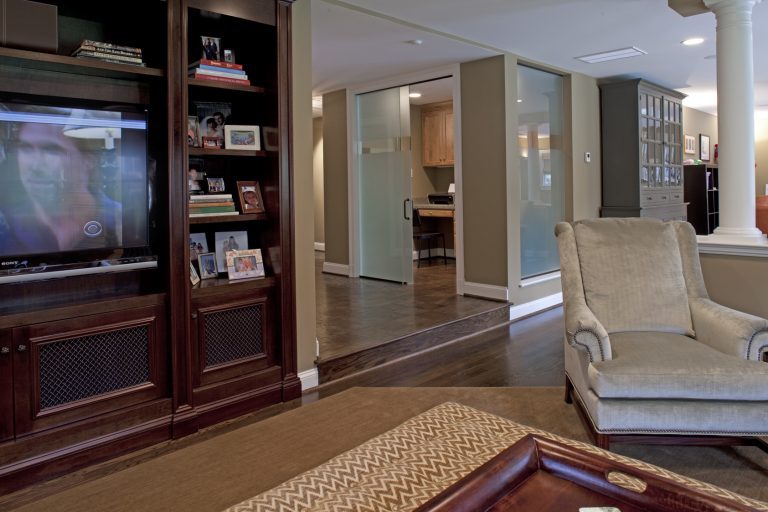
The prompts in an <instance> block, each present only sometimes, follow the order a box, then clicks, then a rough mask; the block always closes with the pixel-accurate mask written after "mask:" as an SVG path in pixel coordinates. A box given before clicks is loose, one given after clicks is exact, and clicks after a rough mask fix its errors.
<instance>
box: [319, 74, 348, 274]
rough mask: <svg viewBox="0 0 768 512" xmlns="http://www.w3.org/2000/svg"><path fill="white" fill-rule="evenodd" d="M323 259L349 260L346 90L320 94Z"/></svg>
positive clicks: (331, 260) (330, 260) (345, 263)
mask: <svg viewBox="0 0 768 512" xmlns="http://www.w3.org/2000/svg"><path fill="white" fill-rule="evenodd" d="M323 184H324V188H325V201H324V204H323V212H324V219H325V261H326V262H329V263H337V264H341V265H348V264H349V216H348V208H349V206H348V203H349V199H348V191H347V186H348V185H347V91H346V90H344V89H342V90H338V91H334V92H330V93H328V94H324V95H323Z"/></svg>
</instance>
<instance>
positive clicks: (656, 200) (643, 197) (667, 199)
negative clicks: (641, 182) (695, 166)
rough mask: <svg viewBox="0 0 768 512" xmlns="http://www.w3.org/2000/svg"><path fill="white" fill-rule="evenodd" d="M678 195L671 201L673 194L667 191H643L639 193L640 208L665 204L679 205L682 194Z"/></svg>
mask: <svg viewBox="0 0 768 512" xmlns="http://www.w3.org/2000/svg"><path fill="white" fill-rule="evenodd" d="M676 194H678V198H677V199H672V197H673V194H672V192H670V191H669V190H664V191H658V190H654V191H645V192H641V194H640V205H641V206H651V205H657V204H667V203H680V202H682V194H679V193H677V192H676Z"/></svg>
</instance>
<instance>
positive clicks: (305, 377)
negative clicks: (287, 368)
mask: <svg viewBox="0 0 768 512" xmlns="http://www.w3.org/2000/svg"><path fill="white" fill-rule="evenodd" d="M299 380H300V381H301V390H302V391H306V390H308V389H312V388H316V387H317V386H318V385H319V384H320V374H319V373H317V368H312V369H310V370H305V371H303V372H299Z"/></svg>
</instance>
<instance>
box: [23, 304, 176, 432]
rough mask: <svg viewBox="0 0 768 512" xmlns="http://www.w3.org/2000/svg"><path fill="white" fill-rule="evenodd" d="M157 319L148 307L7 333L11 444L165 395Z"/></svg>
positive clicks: (161, 328) (159, 313)
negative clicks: (12, 421) (10, 355)
mask: <svg viewBox="0 0 768 512" xmlns="http://www.w3.org/2000/svg"><path fill="white" fill-rule="evenodd" d="M164 318H165V312H164V308H162V307H160V306H147V307H142V308H136V309H128V310H124V311H119V312H110V313H101V314H96V315H90V316H86V317H80V318H72V319H67V320H60V321H54V322H46V323H40V324H32V325H27V326H23V327H16V328H14V329H13V359H14V361H13V363H14V377H15V378H14V402H15V411H16V422H15V429H16V437H17V438H18V437H19V436H21V435H26V434H30V433H33V432H39V431H42V430H45V429H48V428H52V427H57V426H60V425H65V424H68V423H72V422H75V421H79V420H84V419H86V418H92V417H95V416H98V415H100V414H105V413H109V412H112V411H116V410H118V409H122V408H126V407H130V406H133V405H137V404H140V403H145V402H148V401H150V400H153V399H157V398H161V397H164V396H166V395H167V382H166V373H167V372H166V356H165V350H164V349H165V343H164V338H165V320H164Z"/></svg>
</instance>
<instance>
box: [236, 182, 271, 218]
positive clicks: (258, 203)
mask: <svg viewBox="0 0 768 512" xmlns="http://www.w3.org/2000/svg"><path fill="white" fill-rule="evenodd" d="M237 193H238V195H239V196H240V211H241V212H242V213H264V212H265V211H266V210H265V209H264V200H263V199H262V198H261V188H260V187H259V182H258V181H238V182H237Z"/></svg>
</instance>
